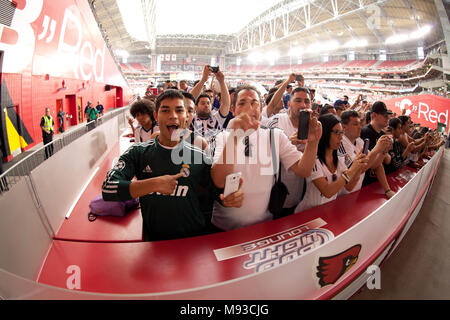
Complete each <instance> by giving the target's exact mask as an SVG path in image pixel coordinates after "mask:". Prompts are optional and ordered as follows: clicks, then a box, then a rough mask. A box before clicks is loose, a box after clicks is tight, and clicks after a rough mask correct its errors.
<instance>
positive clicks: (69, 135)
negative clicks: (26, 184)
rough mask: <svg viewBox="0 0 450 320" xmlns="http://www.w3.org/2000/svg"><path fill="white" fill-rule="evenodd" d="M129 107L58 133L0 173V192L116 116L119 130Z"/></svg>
mask: <svg viewBox="0 0 450 320" xmlns="http://www.w3.org/2000/svg"><path fill="white" fill-rule="evenodd" d="M129 109H130V107H129V106H126V107H123V108H120V109H115V110H113V111H111V112H108V113H106V114H105V115H104V116H102V117H99V118H98V119H97V120H94V121H91V122H88V123H86V124H84V125H81V126H79V128H76V129H74V130H71V131H69V132H64V133H62V134H61V135H58V137H57V138H56V139H55V140H53V141H52V142H50V143H48V144H46V145H43V146H42V147H40V148H38V149H37V150H35V151H33V152H32V153H31V154H30V155H28V156H26V157H25V158H23V159H22V160H20V161H19V162H17V163H16V164H15V165H13V166H12V167H11V168H9V169H8V170H6V171H5V172H4V173H3V174H1V175H0V194H2V193H3V192H6V191H9V189H10V188H11V187H12V186H13V185H15V184H16V183H18V182H19V181H20V180H21V179H22V178H23V177H25V176H28V175H30V172H31V171H32V170H33V169H35V168H36V167H38V166H39V165H40V164H42V163H43V162H44V161H45V160H46V159H48V158H49V157H51V156H52V155H54V154H55V153H57V152H59V151H60V150H62V149H64V147H66V146H67V145H69V144H71V143H72V142H74V141H75V140H77V139H78V138H80V137H82V136H83V135H85V134H86V133H88V132H89V131H91V130H92V129H94V128H95V127H97V126H99V125H102V124H103V123H105V122H107V121H109V120H111V119H114V118H116V117H117V118H118V123H119V130H120V129H123V128H125V127H126V126H127V125H128V120H127V118H128V117H127V114H128V111H129Z"/></svg>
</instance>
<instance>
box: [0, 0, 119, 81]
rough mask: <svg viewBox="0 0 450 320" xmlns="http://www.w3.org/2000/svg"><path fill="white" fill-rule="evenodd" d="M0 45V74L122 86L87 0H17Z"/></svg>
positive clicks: (4, 28) (1, 33) (116, 68)
mask: <svg viewBox="0 0 450 320" xmlns="http://www.w3.org/2000/svg"><path fill="white" fill-rule="evenodd" d="M0 50H3V51H4V52H5V53H4V58H3V59H4V61H3V70H2V72H4V73H21V72H24V71H26V70H31V71H32V74H33V75H47V74H48V75H49V76H50V77H52V76H53V77H67V78H70V79H79V80H82V81H93V82H98V83H108V84H110V85H116V86H122V87H124V86H127V85H126V83H125V81H124V79H123V77H122V75H121V74H120V72H119V70H118V67H117V65H116V64H115V62H114V59H113V57H112V56H111V55H110V53H109V50H108V48H107V47H106V44H105V41H104V39H103V36H102V35H101V33H100V30H99V26H98V25H97V22H96V21H95V18H94V15H93V14H92V12H91V9H90V7H89V4H88V2H87V1H86V2H83V1H73V0H60V1H57V2H56V1H43V0H34V1H29V0H28V1H17V8H15V10H14V18H13V19H12V22H11V24H10V25H8V26H2V28H0Z"/></svg>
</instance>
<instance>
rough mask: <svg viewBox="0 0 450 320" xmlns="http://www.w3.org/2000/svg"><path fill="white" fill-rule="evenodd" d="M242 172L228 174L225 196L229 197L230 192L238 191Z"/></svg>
mask: <svg viewBox="0 0 450 320" xmlns="http://www.w3.org/2000/svg"><path fill="white" fill-rule="evenodd" d="M241 175H242V174H241V173H240V172H236V173H231V174H229V175H227V177H226V179H225V189H224V190H223V196H224V198H226V197H228V196H229V195H230V194H232V193H234V192H236V191H238V189H239V181H240V180H241Z"/></svg>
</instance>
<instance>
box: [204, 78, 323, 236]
mask: <svg viewBox="0 0 450 320" xmlns="http://www.w3.org/2000/svg"><path fill="white" fill-rule="evenodd" d="M282 90H283V91H284V88H283V89H282ZM283 91H282V92H283ZM294 96H295V93H294V95H293V97H294ZM291 99H293V98H291ZM261 111H262V104H261V97H260V94H259V92H258V91H257V89H256V88H254V87H252V86H242V87H239V88H238V89H237V91H236V93H235V96H234V99H233V103H232V112H233V114H234V116H235V118H234V119H233V120H232V121H230V123H229V128H230V129H231V130H230V131H227V132H225V131H223V132H221V133H220V134H219V135H218V137H217V139H216V149H215V153H214V163H213V167H212V169H211V177H212V179H213V181H214V183H215V184H216V186H217V187H219V188H222V187H224V185H225V179H226V177H227V176H228V175H229V174H231V173H236V172H241V173H242V178H243V180H244V183H243V186H242V190H243V192H244V194H245V197H244V201H243V203H242V206H241V207H240V208H224V207H223V206H221V205H220V204H218V203H215V204H214V210H213V218H212V223H213V224H214V225H215V226H216V227H217V228H219V229H221V230H231V229H236V228H241V227H244V226H248V225H252V224H255V223H258V222H262V221H266V220H270V219H272V218H273V216H272V214H271V213H270V212H269V201H270V193H271V189H272V186H273V184H274V182H275V181H274V171H273V167H274V166H276V167H277V169H278V164H279V163H280V162H281V163H282V166H283V168H284V169H282V172H283V171H286V170H288V169H289V170H291V171H292V172H294V174H295V175H296V176H298V177H308V176H309V175H310V174H311V172H312V169H313V166H314V163H315V160H316V156H317V147H318V143H319V140H320V137H321V135H322V126H321V124H320V123H319V122H318V121H317V119H310V123H309V128H310V130H309V135H308V140H307V142H306V148H305V151H304V152H303V153H302V152H299V151H298V150H297V148H296V147H295V146H294V145H293V144H292V143H291V142H290V141H289V139H288V137H287V136H286V135H285V134H284V133H283V132H282V131H281V130H279V129H273V140H272V141H271V140H270V136H271V135H270V132H271V130H268V129H267V128H262V127H260V120H261ZM240 133H241V135H240ZM242 134H243V135H242ZM246 141H247V143H246ZM271 146H273V148H274V149H275V152H276V154H272V153H273V151H272V148H271ZM247 151H248V152H247ZM244 154H246V155H245V157H243V155H244ZM273 158H274V160H272V159H273ZM241 160H244V161H241Z"/></svg>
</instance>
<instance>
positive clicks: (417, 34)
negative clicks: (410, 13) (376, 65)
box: [385, 25, 432, 44]
mask: <svg viewBox="0 0 450 320" xmlns="http://www.w3.org/2000/svg"><path fill="white" fill-rule="evenodd" d="M431 29H432V26H430V25H426V26H424V27H422V28H419V29H417V30H416V31H414V32H412V33H410V34H405V33H402V34H396V35H394V36H391V37H389V38H387V39H386V41H385V44H397V43H402V42H405V41H408V40H414V39H419V38H422V37H424V36H425V35H427V34H428V33H429V32H430V31H431Z"/></svg>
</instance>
